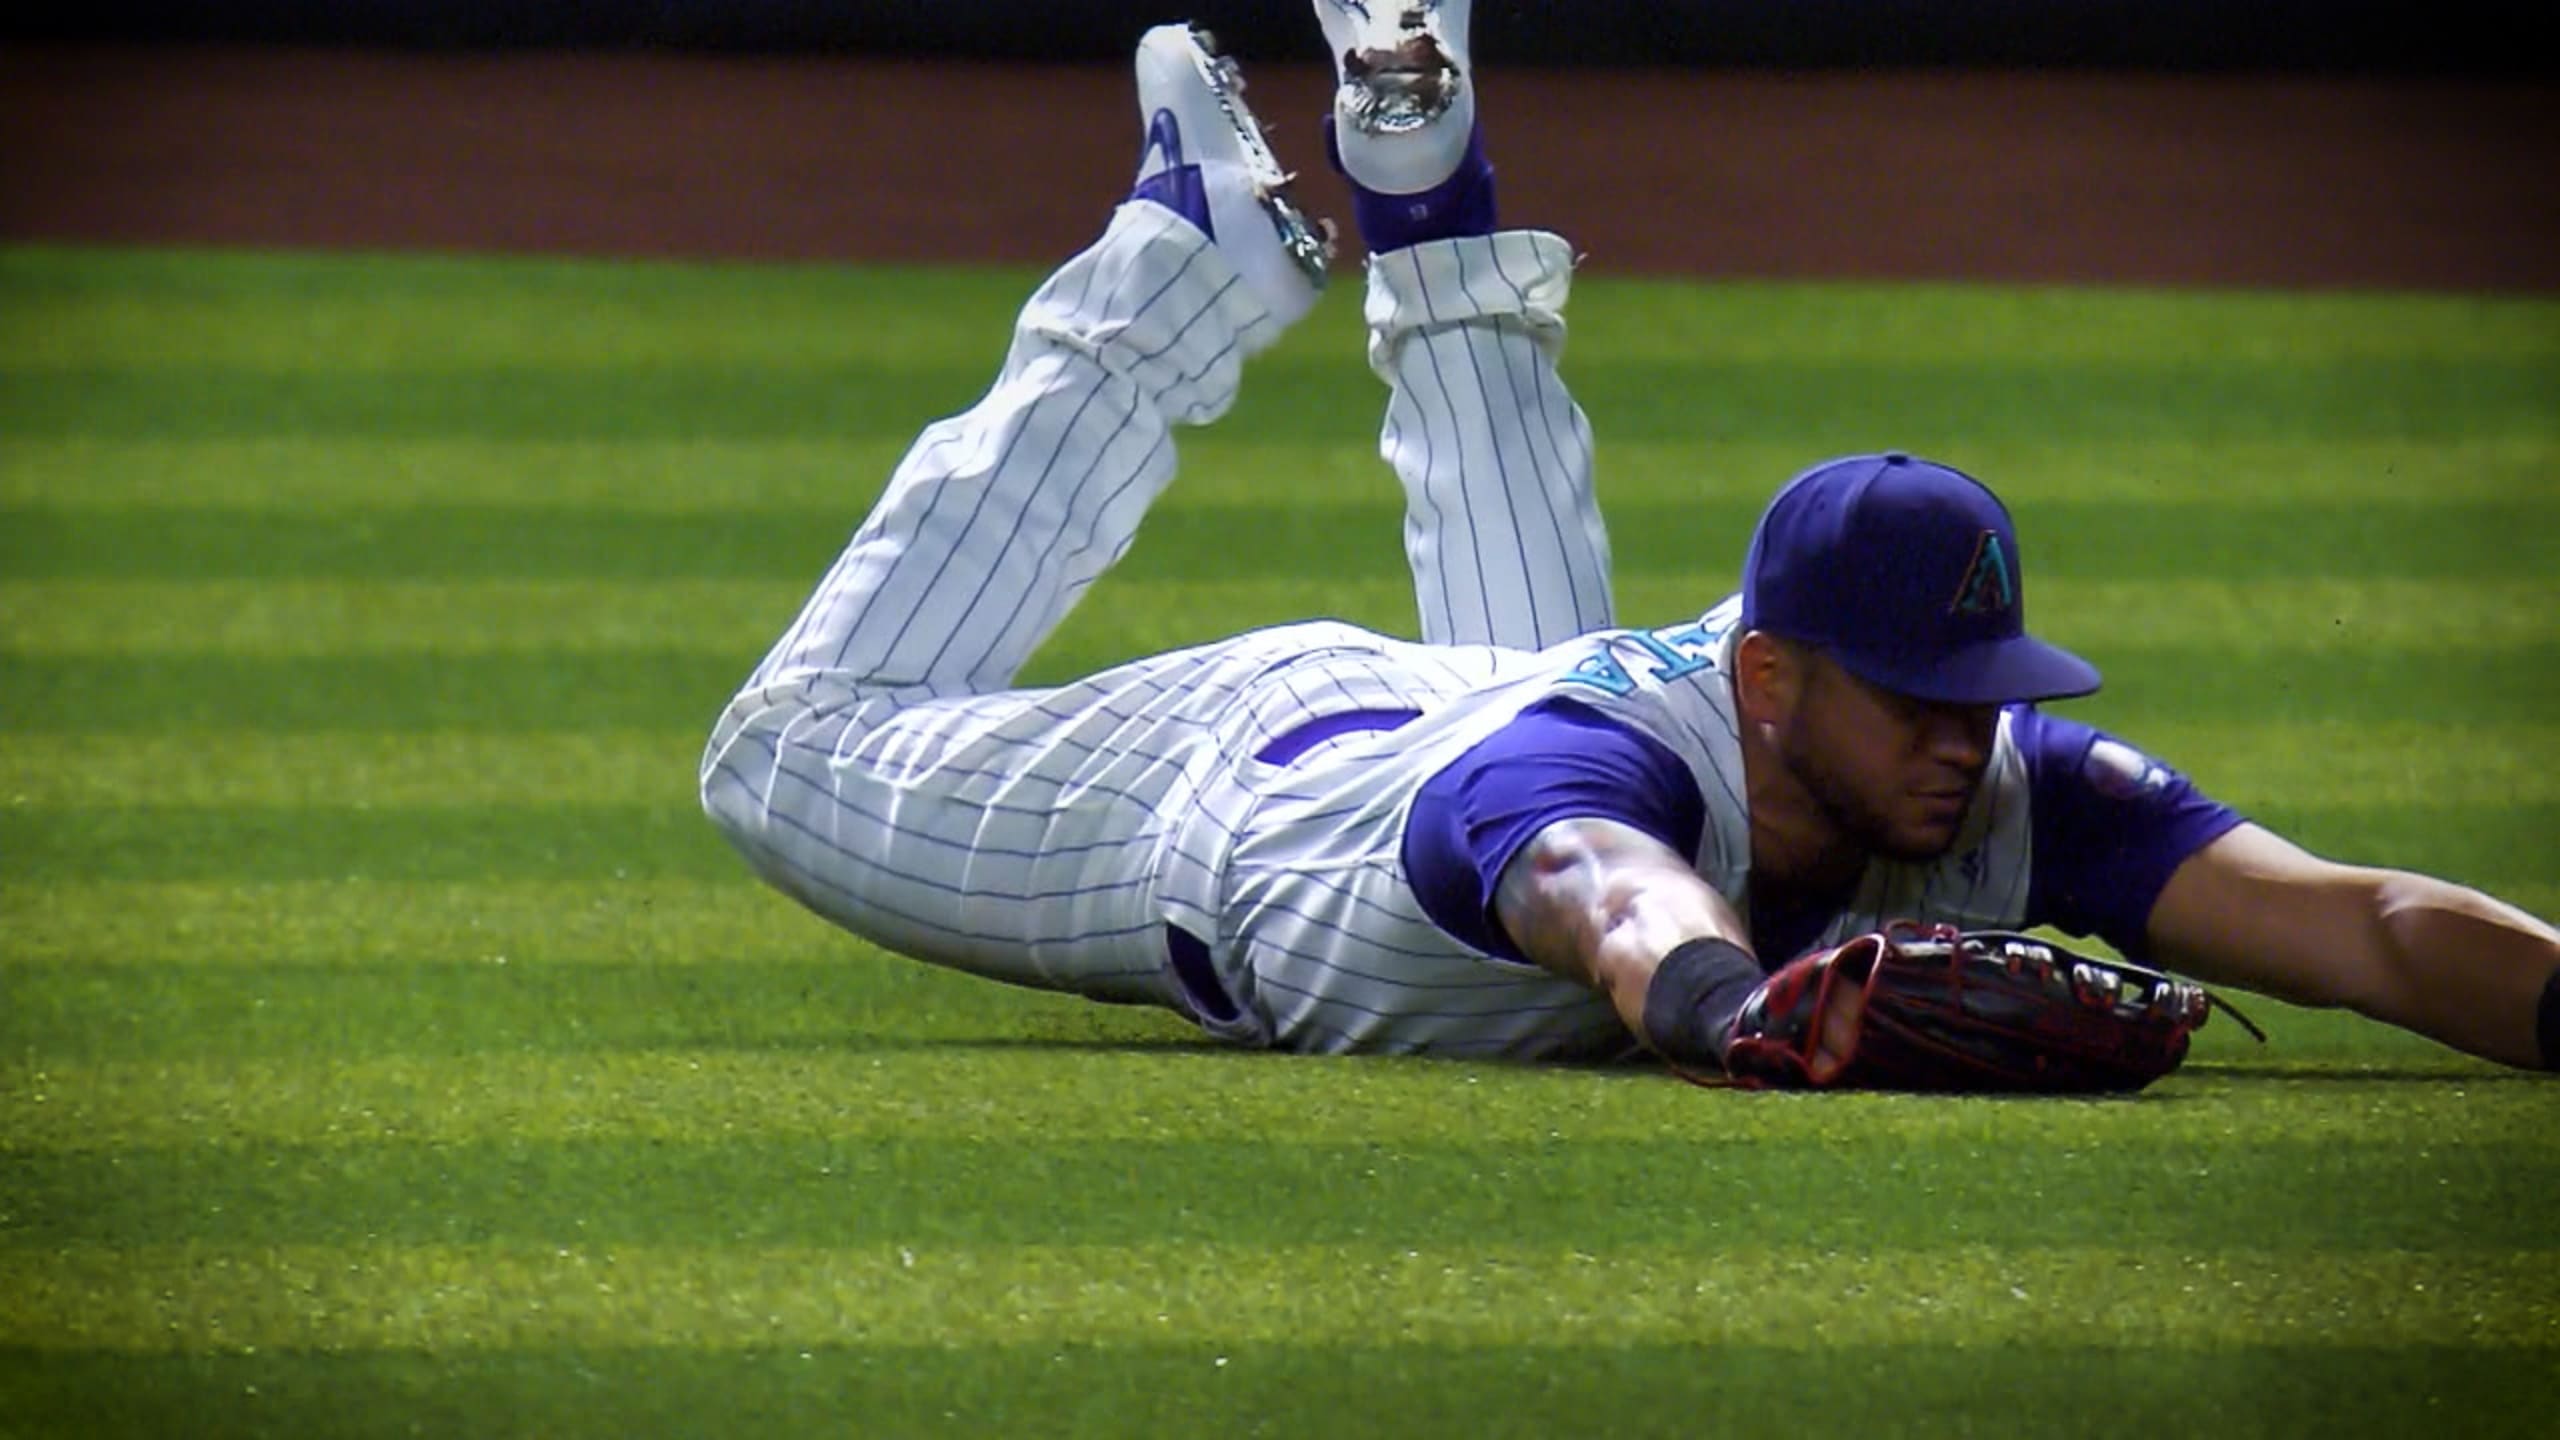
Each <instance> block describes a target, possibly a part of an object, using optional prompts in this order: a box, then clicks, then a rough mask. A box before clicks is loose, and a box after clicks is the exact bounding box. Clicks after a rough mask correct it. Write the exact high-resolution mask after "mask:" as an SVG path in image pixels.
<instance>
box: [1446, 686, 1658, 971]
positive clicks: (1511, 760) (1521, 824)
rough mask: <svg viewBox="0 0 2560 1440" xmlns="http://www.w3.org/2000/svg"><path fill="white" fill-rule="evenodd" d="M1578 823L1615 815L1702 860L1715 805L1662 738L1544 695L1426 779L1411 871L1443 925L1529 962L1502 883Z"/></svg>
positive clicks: (1476, 942)
mask: <svg viewBox="0 0 2560 1440" xmlns="http://www.w3.org/2000/svg"><path fill="white" fill-rule="evenodd" d="M1578 819H1604V820H1615V821H1618V822H1620V823H1622V824H1626V825H1631V826H1634V827H1635V828H1636V829H1638V830H1641V831H1643V832H1645V833H1646V834H1648V835H1651V836H1653V837H1654V838H1655V839H1657V840H1660V841H1661V842H1662V843H1664V844H1665V845H1668V846H1670V847H1671V848H1672V849H1674V850H1677V851H1679V852H1680V853H1681V854H1683V855H1695V854H1696V853H1697V850H1698V841H1699V838H1700V837H1701V836H1702V835H1703V834H1704V833H1705V828H1706V805H1705V802H1704V801H1703V800H1702V799H1701V798H1700V796H1699V793H1698V782H1697V780H1696V778H1695V777H1693V776H1692V775H1691V774H1690V773H1689V767H1688V766H1687V765H1685V764H1683V763H1681V760H1680V757H1679V756H1677V755H1675V754H1673V753H1672V752H1671V750H1670V748H1669V747H1668V746H1665V745H1664V744H1663V743H1662V742H1660V741H1658V740H1656V739H1654V738H1653V737H1651V736H1649V735H1646V734H1644V733H1642V732H1641V731H1638V730H1636V729H1634V728H1633V727H1631V726H1628V725H1626V724H1623V723H1621V722H1619V721H1616V720H1613V719H1610V718H1609V717H1608V716H1607V715H1605V714H1603V713H1601V712H1600V711H1598V710H1595V709H1593V708H1592V707H1590V706H1588V705H1583V704H1579V703H1577V702H1575V701H1571V700H1561V699H1556V700H1542V701H1539V702H1538V703H1537V704H1535V705H1532V706H1530V707H1529V708H1528V709H1526V710H1523V711H1521V712H1520V714H1519V715H1518V716H1516V717H1514V718H1513V719H1512V721H1511V722H1510V723H1509V724H1507V725H1505V726H1503V727H1502V728H1501V729H1499V730H1496V731H1495V732H1493V734H1491V735H1489V736H1487V737H1485V738H1484V739H1483V740H1481V741H1479V742H1477V744H1476V745H1475V748H1473V749H1471V750H1469V751H1467V752H1466V753H1465V754H1464V755H1461V756H1459V757H1458V758H1457V759H1455V760H1453V761H1451V762H1450V763H1449V764H1448V765H1447V766H1446V767H1445V768H1443V769H1442V770H1441V771H1440V773H1438V774H1436V775H1434V776H1432V777H1431V778H1430V779H1429V780H1427V781H1425V782H1424V783H1423V786H1422V790H1421V793H1419V794H1418V795H1416V796H1415V797H1414V802H1413V813H1412V815H1411V817H1410V818H1409V819H1408V821H1407V822H1406V825H1405V832H1404V854H1403V858H1404V868H1405V874H1406V877H1407V878H1408V879H1409V880H1410V881H1411V882H1412V885H1413V890H1414V894H1415V895H1416V897H1418V898H1419V899H1420V900H1421V902H1422V908H1423V912H1424V913H1425V914H1427V915H1429V916H1430V917H1431V919H1432V922H1433V923H1434V924H1436V925H1438V926H1439V927H1440V928H1441V929H1443V930H1446V931H1448V932H1449V933H1450V934H1451V935H1453V936H1456V937H1457V938H1458V939H1460V940H1463V941H1465V942H1466V943H1468V944H1469V945H1473V946H1475V947H1476V948H1477V949H1479V950H1483V951H1486V952H1488V953H1490V954H1494V955H1499V956H1501V957H1502V958H1504V959H1506V960H1518V961H1522V962H1523V963H1526V962H1527V959H1528V957H1527V956H1525V955H1523V954H1521V953H1520V947H1519V946H1518V945H1516V944H1514V943H1513V942H1512V939H1511V937H1510V936H1509V935H1508V934H1506V933H1504V931H1503V929H1502V924H1501V922H1500V921H1499V920H1497V919H1495V918H1494V913H1493V897H1494V887H1495V885H1496V884H1497V883H1498V882H1499V881H1500V880H1501V878H1502V871H1503V867H1505V866H1507V865H1509V864H1510V863H1511V857H1512V856H1514V855H1516V854H1518V853H1519V852H1520V847H1521V846H1523V845H1525V844H1527V843H1528V842H1529V839H1530V837H1531V836H1534V835H1536V834H1537V833H1538V832H1539V831H1540V830H1543V829H1545V828H1546V827H1547V826H1549V825H1552V824H1554V823H1555V822H1557V821H1559V820H1578Z"/></svg>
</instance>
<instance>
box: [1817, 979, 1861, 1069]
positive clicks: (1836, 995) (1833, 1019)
mask: <svg viewBox="0 0 2560 1440" xmlns="http://www.w3.org/2000/svg"><path fill="white" fill-rule="evenodd" d="M1866 1009H1867V988H1866V987H1865V986H1863V985H1854V984H1846V983H1844V984H1836V985H1833V986H1832V987H1831V993H1830V994H1828V995H1826V996H1824V997H1823V1001H1822V1025H1821V1028H1820V1029H1819V1030H1818V1031H1817V1032H1816V1033H1815V1038H1814V1044H1813V1055H1812V1057H1811V1058H1810V1059H1809V1060H1808V1061H1807V1062H1806V1064H1805V1071H1806V1074H1807V1075H1808V1076H1809V1077H1810V1078H1811V1079H1812V1081H1813V1083H1814V1084H1816V1085H1828V1084H1830V1083H1831V1082H1832V1081H1833V1080H1836V1079H1838V1078H1839V1075H1840V1072H1841V1071H1842V1070H1845V1069H1847V1068H1848V1065H1849V1061H1850V1060H1851V1058H1852V1057H1854V1056H1855V1055H1856V1054H1857V1051H1858V1019H1859V1017H1860V1016H1861V1015H1863V1014H1865V1013H1866Z"/></svg>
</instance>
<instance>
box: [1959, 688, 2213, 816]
mask: <svg viewBox="0 0 2560 1440" xmlns="http://www.w3.org/2000/svg"><path fill="white" fill-rule="evenodd" d="M2001 735H2002V738H2003V739H2005V740H2006V741H2007V742H2008V744H2009V745H2010V746H2011V747H2012V748H2013V749H2014V750H2015V752H2016V754H2017V757H2018V761H2019V764H2020V766H2021V768H2022V770H2023V771H2024V773H2025V775H2026V776H2027V778H2028V779H2029V781H2030V782H2031V783H2032V784H2033V785H2034V786H2035V787H2036V788H2037V789H2039V790H2043V791H2052V790H2056V789H2060V788H2069V789H2073V790H2081V791H2087V792H2090V793H2092V794H2095V795H2100V796H2106V797H2110V798H2113V799H2117V800H2134V799H2139V798H2141V797H2142V796H2144V795H2147V794H2153V793H2156V792H2158V791H2161V790H2163V789H2165V788H2167V787H2168V786H2170V785H2172V784H2173V783H2175V782H2176V781H2177V780H2178V778H2179V777H2178V775H2177V772H2175V771H2174V770H2172V769H2170V768H2169V766H2168V765H2167V764H2166V763H2165V762H2163V761H2161V760H2159V759H2158V758H2156V757H2154V756H2152V755H2150V754H2149V753H2147V752H2145V751H2143V750H2141V749H2139V748H2137V747H2135V746H2134V745H2132V744H2130V743H2128V742H2127V741H2125V740H2122V739H2119V738H2118V737H2116V736H2114V735H2111V734H2109V733H2108V732H2106V731H2104V730H2101V729H2099V728H2097V727H2096V726H2094V725H2091V724H2088V723H2086V722H2085V721H2080V720H2074V719H2071V718H2069V717H2067V716H2061V715H2052V714H2048V713H2046V712H2045V711H2043V710H2040V709H2038V708H2036V707H2035V706H2033V705H2013V706H2011V707H2009V709H2008V710H2007V711H2005V712H2004V713H2003V714H2002V716H2001Z"/></svg>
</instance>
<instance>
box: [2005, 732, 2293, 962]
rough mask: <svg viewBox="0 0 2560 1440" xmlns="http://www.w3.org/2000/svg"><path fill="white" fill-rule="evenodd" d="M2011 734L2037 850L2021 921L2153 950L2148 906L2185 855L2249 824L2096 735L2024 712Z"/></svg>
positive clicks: (2138, 952) (2129, 953)
mask: <svg viewBox="0 0 2560 1440" xmlns="http://www.w3.org/2000/svg"><path fill="white" fill-rule="evenodd" d="M2009 735H2010V738H2011V739H2012V740H2013V741H2014V742H2015V743H2016V744H2017V746H2018V749H2019V752H2020V753H2021V754H2022V755H2023V756H2024V757H2025V759H2026V762H2027V777H2028V779H2027V785H2028V794H2029V797H2030V798H2029V801H2028V804H2029V806H2030V813H2031V814H2032V815H2033V816H2034V822H2035V835H2034V839H2033V840H2032V842H2031V843H2032V845H2033V847H2034V853H2033V855H2032V857H2031V859H2030V860H2029V870H2028V882H2027V916H2026V924H2028V925H2030V926H2035V925H2050V926H2053V927H2054V928H2056V929H2059V930H2062V931H2064V932H2066V933H2069V934H2073V935H2095V936H2097V937H2098V938H2100V939H2102V940H2104V941H2106V942H2107V943H2108V944H2109V945H2112V946H2114V947H2115V948H2116V949H2117V950H2118V951H2119V952H2121V953H2123V954H2124V955H2125V956H2126V957H2127V958H2129V959H2133V960H2142V959H2145V958H2147V956H2148V953H2149V951H2150V941H2149V930H2150V924H2151V907H2152V906H2153V904H2155V903H2156V902H2158V900H2159V898H2160V891H2161V890H2162V889H2163V888H2164V887H2166V886H2167V885H2168V883H2169V877H2170V876H2171V875H2173V874H2175V873H2177V869H2178V867H2179V866H2180V865H2182V864H2185V863H2186V860H2187V857H2188V856H2190V855H2193V854H2194V853H2196V852H2197V851H2198V850H2201V849H2203V848H2204V847H2205V846H2207V845H2209V844H2212V843H2213V842H2214V841H2216V840H2218V839H2220V838H2222V836H2224V835H2225V834H2228V833H2229V832H2230V831H2231V830H2232V829H2233V828H2235V827H2236V826H2238V825H2240V824H2241V823H2242V821H2243V819H2244V818H2245V817H2243V816H2242V815H2241V814H2240V813H2239V812H2237V811H2235V810H2233V809H2231V808H2230V807H2229V806H2227V805H2224V804H2222V803H2220V802H2219V801H2216V800H2214V799H2212V798H2211V797H2209V796H2207V795H2206V794H2204V792H2202V791H2200V790H2198V789H2197V788H2196V787H2195V785H2194V783H2193V782H2191V781H2189V780H2188V779H2187V777H2185V776H2184V775H2181V774H2179V773H2178V772H2177V771H2175V770H2172V769H2170V768H2169V767H2168V766H2166V765H2163V764H2161V763H2160V762H2159V761H2157V760H2154V759H2152V758H2151V757H2150V756H2148V755H2145V754H2143V753H2142V752H2141V751H2139V750H2136V749H2134V748H2133V747H2132V746H2130V745H2127V744H2125V743H2124V742H2123V741H2121V740H2118V739H2116V738H2115V737H2113V736H2111V735H2108V734H2106V733H2104V732H2102V731H2099V730H2095V729H2092V728H2090V727H2089V726H2087V725H2083V724H2080V723H2079V722H2078V721H2074V720H2061V719H2056V718H2055V717H2053V716H2050V715H2046V714H2044V713H2042V712H2041V711H2037V710H2034V709H2031V708H2026V707H2021V708H2019V709H2017V710H2014V711H2012V712H2010V717H2009Z"/></svg>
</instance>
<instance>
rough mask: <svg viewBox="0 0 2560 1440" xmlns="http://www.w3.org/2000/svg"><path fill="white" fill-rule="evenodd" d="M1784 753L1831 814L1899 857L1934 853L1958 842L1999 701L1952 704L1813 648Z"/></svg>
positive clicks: (1876, 848) (1866, 842) (1845, 828)
mask: <svg viewBox="0 0 2560 1440" xmlns="http://www.w3.org/2000/svg"><path fill="white" fill-rule="evenodd" d="M1807 659H1808V661H1809V666H1808V672H1807V674H1806V676H1805V683H1804V688H1803V691H1802V696H1801V700H1800V703H1799V704H1798V705H1797V706H1796V710H1795V714H1794V715H1793V716H1792V717H1791V723H1789V724H1788V725H1787V726H1786V727H1785V729H1784V732H1783V733H1782V735H1781V736H1780V744H1779V754H1780V756H1781V758H1782V759H1784V761H1785V762H1786V765H1787V768H1788V769H1789V770H1790V771H1792V772H1793V773H1794V775H1795V777H1796V779H1797V780H1798V781H1799V782H1800V783H1802V784H1803V786H1804V787H1805V789H1806V790H1807V791H1808V792H1810V793H1811V794H1812V796H1813V798H1814V800H1815V801H1816V802H1817V803H1819V804H1820V805H1821V806H1822V807H1823V809H1824V810H1825V811H1826V812H1827V813H1828V814H1829V815H1830V817H1831V820H1832V823H1833V824H1835V825H1837V826H1838V827H1840V829H1841V830H1842V832H1843V833H1845V834H1846V835H1848V836H1849V837H1850V838H1851V839H1853V840H1856V841H1857V842H1859V843H1860V844H1862V845H1863V846H1864V847H1865V848H1866V849H1868V850H1869V851H1872V852H1874V853H1877V854H1881V855H1886V856H1889V857H1891V858H1893V859H1896V860H1934V859H1936V858H1937V857H1939V856H1941V855H1944V854H1945V853H1946V852H1947V849H1948V847H1949V846H1951V845H1953V844H1954V843H1955V839H1956V832H1957V831H1958V829H1959V828H1961V827H1962V825H1963V823H1964V814H1965V811H1966V809H1967V808H1968V807H1970V806H1971V805H1972V804H1973V794H1974V791H1975V790H1976V789H1977V788H1979V787H1980V785H1981V784H1982V772H1983V770H1984V769H1985V767H1987V766H1988V765H1989V764H1990V761H1991V743H1992V737H1993V734H1994V732H1995V730H1996V728H1997V727H1998V725H1999V722H2000V710H1999V707H1998V706H1996V705H1945V704H1938V703H1934V702H1931V701H1926V700H1915V699H1912V698H1911V697H1910V696H1907V695H1898V694H1895V693H1894V692H1892V691H1890V690H1886V689H1883V688H1881V687H1879V686H1875V685H1871V684H1869V683H1867V682H1866V681H1864V680H1861V679H1859V678H1858V677H1857V676H1855V675H1852V674H1850V673H1849V672H1848V671H1847V670H1846V669H1843V668H1842V667H1841V666H1840V664H1839V662H1837V661H1835V660H1833V659H1831V658H1830V657H1829V656H1827V655H1821V654H1812V655H1809V656H1808V657H1807Z"/></svg>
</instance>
